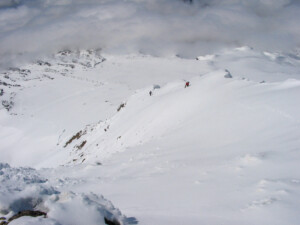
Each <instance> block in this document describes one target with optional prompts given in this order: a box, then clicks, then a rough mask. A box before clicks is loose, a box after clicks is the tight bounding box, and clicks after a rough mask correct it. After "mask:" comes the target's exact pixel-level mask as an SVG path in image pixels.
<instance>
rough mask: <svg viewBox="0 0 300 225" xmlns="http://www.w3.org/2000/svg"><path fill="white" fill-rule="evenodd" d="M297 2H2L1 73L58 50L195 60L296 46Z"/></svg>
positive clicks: (298, 33) (298, 38) (299, 8)
mask: <svg viewBox="0 0 300 225" xmlns="http://www.w3.org/2000/svg"><path fill="white" fill-rule="evenodd" d="M299 14H300V1H299V0H294V1H293V0H251V1H249V0H210V1H209V0H198V1H197V0H194V3H193V4H192V5H190V4H185V3H183V1H181V0H1V3H0V66H3V65H6V64H9V63H11V62H15V61H19V60H22V59H23V60H24V59H32V58H36V57H38V56H40V55H45V54H50V53H53V52H55V51H58V50H61V49H63V48H71V49H72V48H79V49H80V48H102V49H103V51H106V52H115V53H132V52H142V53H146V54H153V55H175V54H179V55H182V56H184V57H194V56H197V55H199V54H202V53H207V52H211V51H215V50H217V49H219V48H226V47H236V46H242V45H249V46H252V47H254V48H258V49H263V50H271V51H290V50H292V49H294V48H296V47H299V45H300V31H299V28H298V27H299V22H300V21H299Z"/></svg>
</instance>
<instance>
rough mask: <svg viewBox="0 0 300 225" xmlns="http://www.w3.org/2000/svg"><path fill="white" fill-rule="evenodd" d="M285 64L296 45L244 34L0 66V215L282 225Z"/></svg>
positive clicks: (292, 125) (298, 188)
mask: <svg viewBox="0 0 300 225" xmlns="http://www.w3.org/2000/svg"><path fill="white" fill-rule="evenodd" d="M299 76H300V58H299V55H297V54H295V55H291V54H289V55H284V54H279V53H271V52H259V51H255V50H253V49H251V48H249V47H242V48H237V49H232V50H226V51H222V52H217V53H216V54H213V55H203V56H199V57H197V58H196V59H183V58H180V57H168V58H160V57H153V56H147V55H125V56H116V55H108V54H106V55H102V54H100V51H78V52H71V51H64V52H60V53H58V54H56V55H54V56H53V57H52V58H45V59H41V60H40V61H38V62H36V63H34V64H28V65H27V66H24V68H23V67H22V68H11V69H10V70H8V71H6V72H3V73H2V74H1V78H0V79H1V80H0V81H1V86H0V89H1V90H2V91H1V92H0V93H2V94H1V101H2V106H1V107H2V108H1V110H0V128H1V129H0V138H1V144H0V154H1V158H0V161H1V162H2V164H0V165H1V166H0V168H1V170H0V179H1V189H0V193H1V196H0V207H1V208H0V214H1V215H0V216H5V217H10V216H12V215H13V214H14V213H17V211H19V210H24V209H21V208H20V207H21V206H20V205H24V206H26V207H29V209H31V210H32V209H37V210H44V211H46V212H47V218H43V217H38V218H31V217H21V218H20V219H17V220H15V221H13V222H11V224H101V223H100V222H99V221H100V220H101V222H104V220H103V218H104V217H109V216H111V217H110V219H116V220H117V221H119V222H120V223H123V224H137V223H138V224H145V225H151V224H156V225H160V224H161V225H165V224H209V225H214V224H215V225H218V224H230V225H234V224H236V225H239V224H245V225H247V224H249V225H252V224H262V225H265V224H270V225H271V224H272V225H282V224H285V225H296V224H298V223H299V221H300V216H299V207H300V174H299V172H298V171H299V160H300V153H299V152H300V149H299V146H300V138H299V137H300V116H299V115H300V107H299V103H298V101H299V100H298V99H299V97H300V79H299ZM186 81H189V82H190V86H189V87H187V88H185V87H184V86H185V83H186ZM150 91H152V95H151V96H150V94H149V92H150ZM5 163H8V164H10V165H8V164H5ZM20 166H26V168H23V167H22V168H20ZM27 167H33V168H34V169H30V168H27ZM102 195H103V196H105V198H104V197H102ZM106 198H107V199H109V200H110V201H112V202H113V204H114V205H115V206H116V207H117V208H119V209H120V211H121V212H122V213H123V214H121V212H120V211H119V210H118V209H116V208H115V207H114V206H113V205H112V203H110V202H109V201H108V200H106ZM74 212H76V213H74ZM77 212H78V214H77ZM74 214H76V217H74V218H73V217H72V215H74ZM124 215H126V216H129V217H126V216H124ZM70 217H72V218H70Z"/></svg>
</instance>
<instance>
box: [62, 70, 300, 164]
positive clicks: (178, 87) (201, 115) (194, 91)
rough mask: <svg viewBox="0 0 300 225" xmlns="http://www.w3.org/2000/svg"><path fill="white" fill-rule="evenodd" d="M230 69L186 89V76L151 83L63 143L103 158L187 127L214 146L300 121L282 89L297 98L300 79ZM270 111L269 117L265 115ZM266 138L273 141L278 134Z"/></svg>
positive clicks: (81, 155) (82, 156) (79, 158)
mask: <svg viewBox="0 0 300 225" xmlns="http://www.w3.org/2000/svg"><path fill="white" fill-rule="evenodd" d="M227 73H228V72H226V71H224V70H220V71H214V72H211V73H208V74H205V75H203V76H198V77H194V78H192V79H191V80H190V82H191V84H192V86H191V87H190V88H187V89H184V88H183V86H184V81H181V80H179V81H175V82H173V83H169V84H166V85H165V86H162V88H160V89H156V90H154V91H153V96H152V97H150V96H149V94H148V92H149V90H151V89H152V87H148V88H146V89H141V90H138V91H136V94H134V95H133V96H131V97H130V98H129V99H128V101H126V103H124V108H121V109H120V111H119V112H116V114H115V115H114V116H113V117H112V118H110V119H107V120H106V121H105V122H101V123H98V124H96V125H94V126H91V127H88V128H86V129H85V130H84V131H80V133H77V136H78V138H74V139H73V140H72V139H69V140H68V141H69V142H71V143H68V145H67V144H64V147H68V148H70V149H73V151H74V153H75V154H74V159H73V162H84V161H85V160H86V158H91V160H92V161H93V160H95V159H96V158H98V160H100V161H101V160H102V159H104V158H107V157H109V156H110V155H111V154H113V153H115V152H119V151H124V150H125V149H126V148H129V147H135V146H139V145H142V144H145V143H148V142H149V141H151V140H157V139H161V137H164V136H166V135H170V134H172V133H173V132H177V133H179V132H180V131H179V130H182V132H183V134H182V136H184V133H186V132H190V133H195V134H198V135H199V137H198V138H197V140H198V141H199V143H195V144H197V145H198V146H202V145H203V146H205V147H211V146H222V145H228V144H234V143H235V142H242V141H245V140H247V139H248V140H247V141H252V142H253V143H255V142H256V141H259V140H260V139H256V137H253V139H251V138H250V139H249V137H251V136H255V134H257V133H263V132H262V131H263V130H268V129H270V128H271V127H273V126H274V125H275V124H277V126H280V124H279V123H282V124H285V123H292V124H293V123H296V124H299V120H298V118H297V114H298V113H299V111H298V109H296V108H294V107H292V108H287V107H284V104H285V103H284V102H285V100H284V99H285V96H284V94H285V93H284V92H286V91H287V90H289V91H292V92H294V93H293V96H294V97H292V96H290V97H291V99H295V100H294V101H296V96H297V95H299V94H300V93H299V87H300V83H299V80H287V81H285V82H280V83H268V84H265V83H257V82H251V81H247V80H244V79H241V78H233V79H226V74H227ZM280 90H281V91H280ZM259 93H260V94H259ZM270 96H274V98H275V97H276V99H277V100H276V101H277V102H276V101H272V100H271V101H270V100H268V99H269V98H270ZM257 98H258V99H260V100H256V99H257ZM264 99H266V100H264ZM290 101H292V100H290ZM294 104H295V105H296V102H294ZM254 112H255V113H254ZM270 114H271V115H272V116H269V117H268V119H266V118H265V115H270ZM214 120H215V121H214ZM208 121H211V123H208ZM216 121H217V122H216ZM243 127H247V130H243V129H242V128H243ZM296 127H297V125H296ZM229 131H230V132H229ZM211 132H213V133H214V135H217V136H218V137H219V139H218V141H217V142H216V141H213V140H211V141H210V139H211V137H210V136H211V135H212V133H211ZM278 132H279V133H280V132H292V130H291V131H278ZM278 135H279V134H278ZM297 135H298V134H295V138H296V136H297ZM74 136H76V135H74ZM74 136H73V137H74ZM193 138H194V137H192V139H193ZM264 138H269V139H270V140H272V139H273V138H274V136H273V134H272V135H271V136H269V137H264ZM188 141H190V140H189V139H188V140H187V142H188ZM195 141H196V140H193V142H195ZM265 141H267V140H265Z"/></svg>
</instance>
